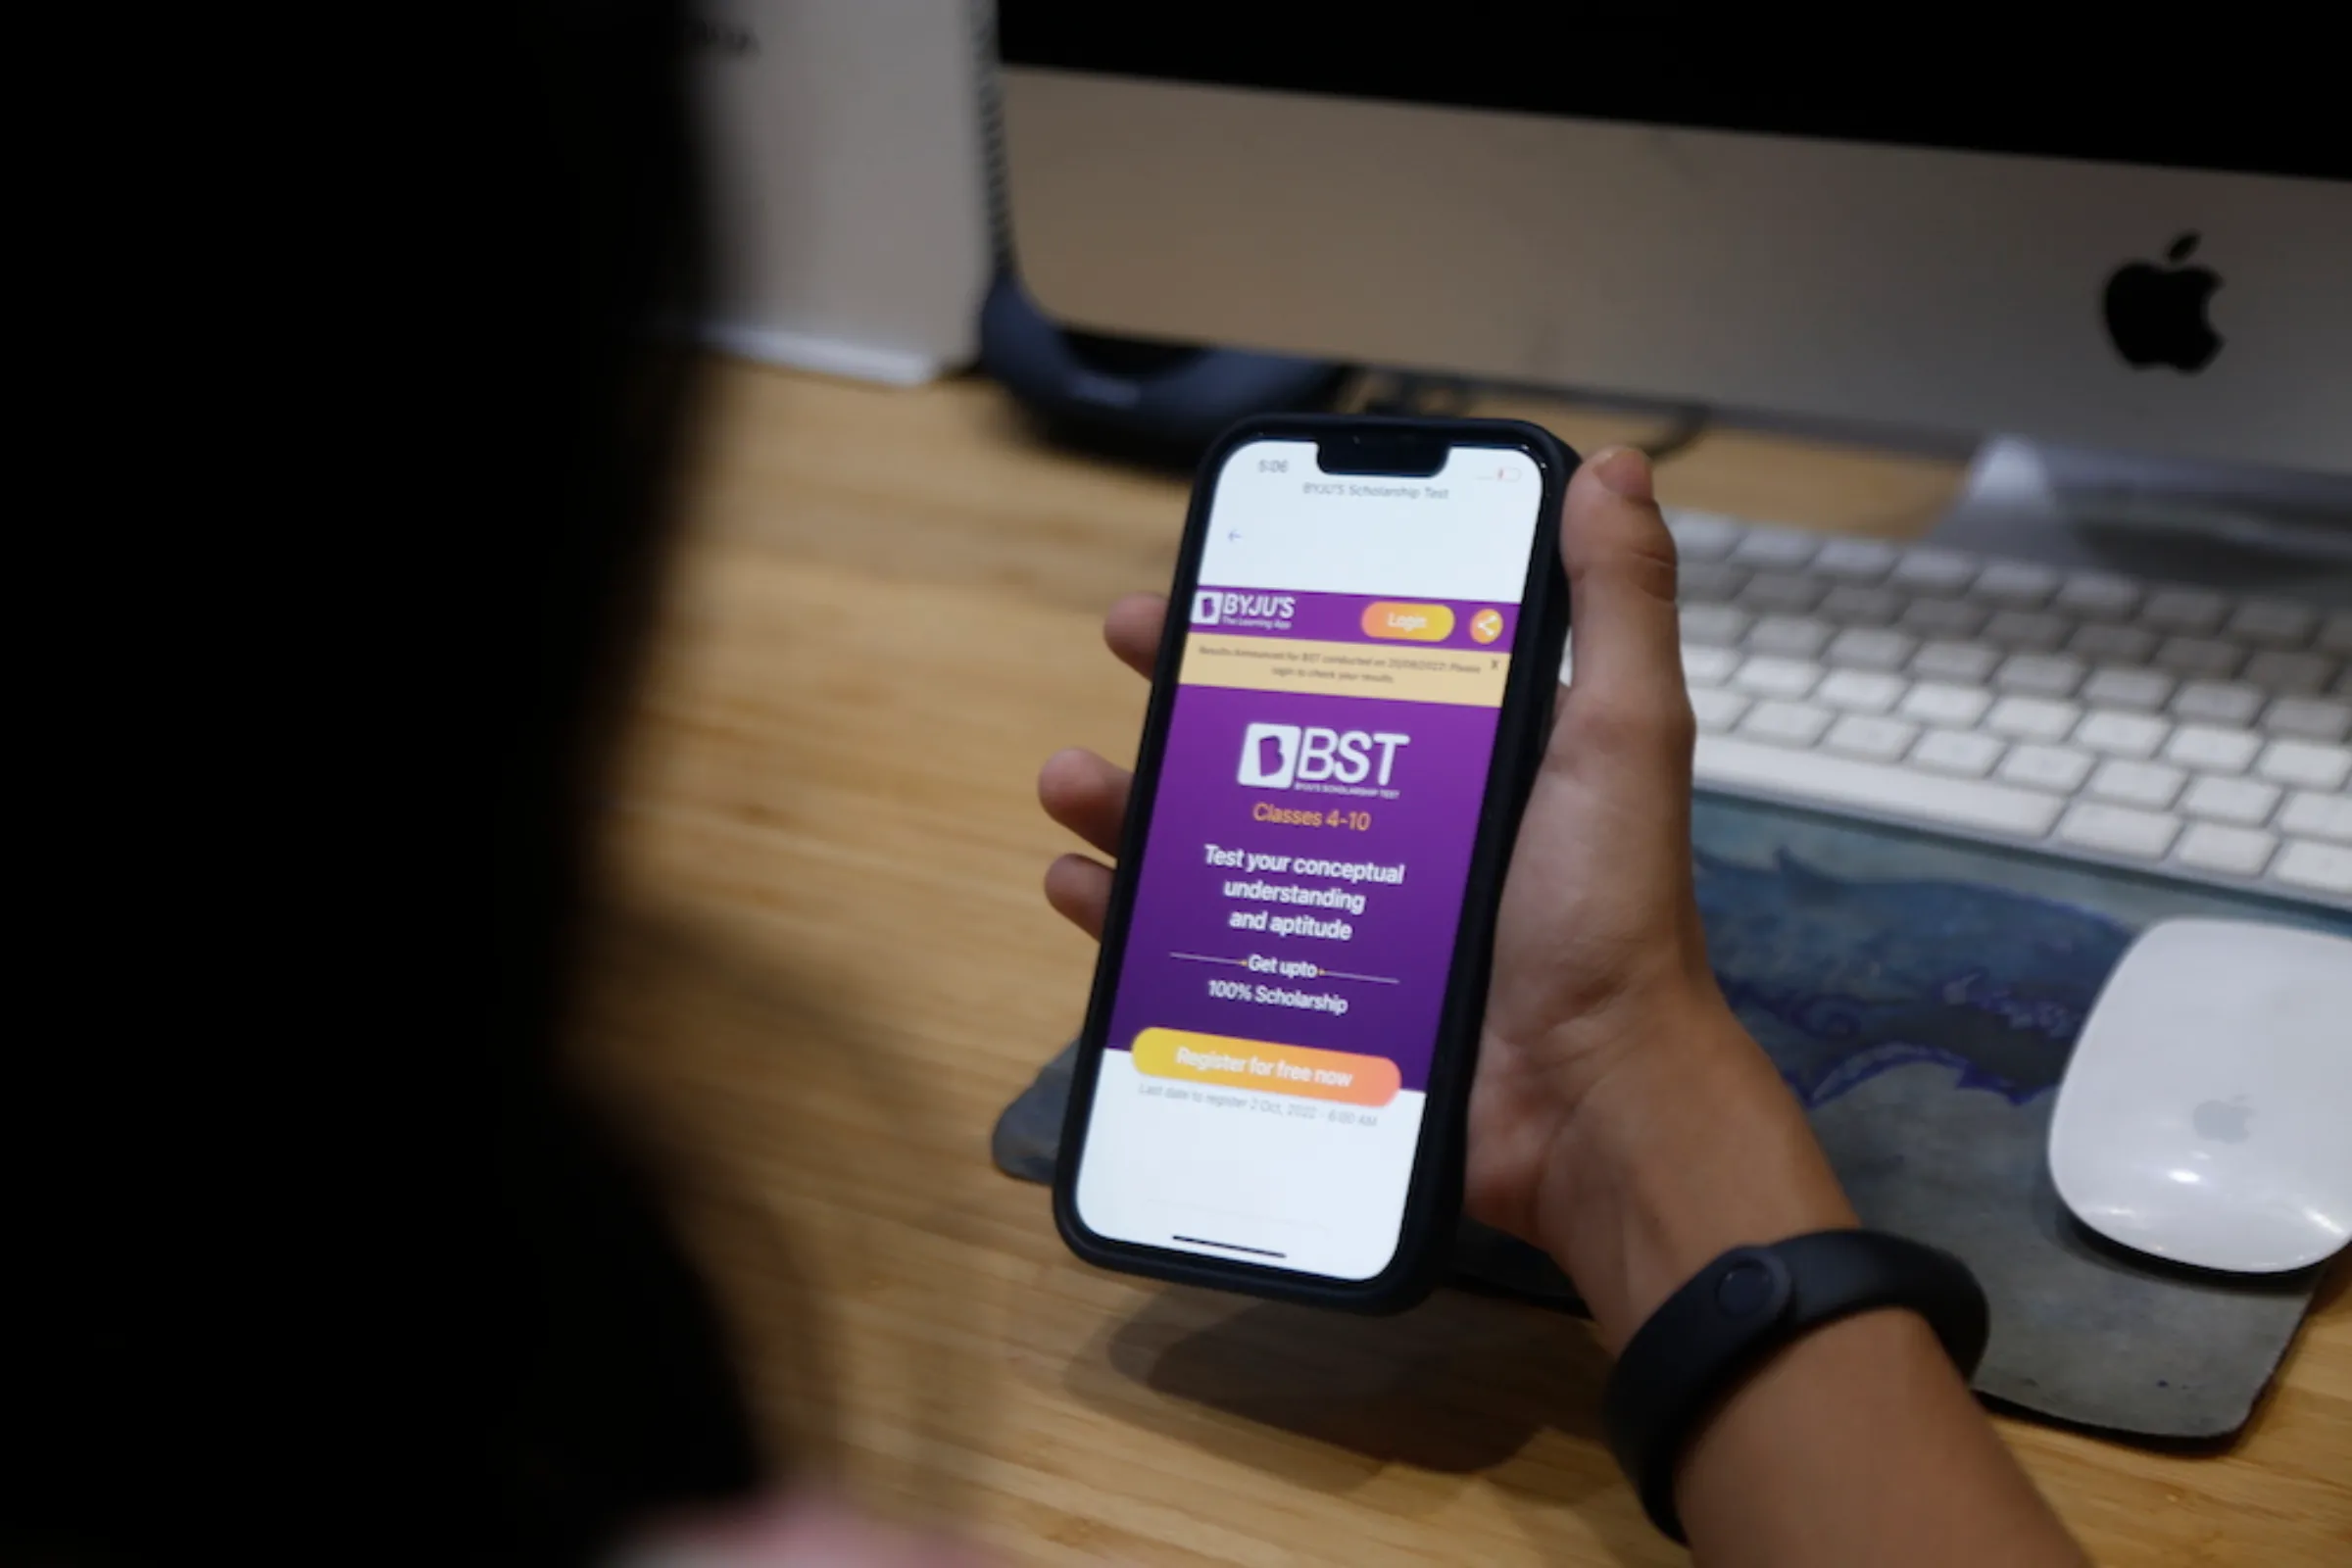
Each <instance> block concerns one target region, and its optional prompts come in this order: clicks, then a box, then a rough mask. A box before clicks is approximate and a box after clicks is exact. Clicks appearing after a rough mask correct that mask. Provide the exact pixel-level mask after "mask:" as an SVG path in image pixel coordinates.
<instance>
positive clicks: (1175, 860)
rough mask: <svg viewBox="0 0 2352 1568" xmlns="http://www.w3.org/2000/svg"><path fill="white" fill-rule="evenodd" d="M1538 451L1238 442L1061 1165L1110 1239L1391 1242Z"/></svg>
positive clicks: (1376, 1256)
mask: <svg viewBox="0 0 2352 1568" xmlns="http://www.w3.org/2000/svg"><path fill="white" fill-rule="evenodd" d="M1543 488H1544V487H1543V482H1542V470H1541V469H1540V468H1539V467H1538V466H1537V464H1536V462H1535V460H1534V459H1533V458H1532V457H1530V456H1529V455H1528V454H1527V453H1525V452H1523V451H1519V450H1517V449H1514V448H1501V447H1478V446H1456V447H1454V448H1453V449H1452V450H1451V452H1450V454H1449V456H1448V458H1447V461H1446V464H1445V466H1443V467H1442V468H1441V469H1440V470H1439V471H1438V472H1437V473H1435V474H1434V475H1431V476H1429V477H1427V478H1397V477H1384V476H1378V475H1361V474H1352V475H1350V474H1327V473H1325V472H1324V471H1323V470H1322V468H1321V467H1320V466H1319V465H1318V463H1317V460H1316V448H1315V444H1314V443H1313V442H1311V441H1277V440H1263V441H1255V442H1250V443H1247V444H1245V445H1243V446H1241V447H1239V448H1237V449H1236V450H1235V451H1234V452H1233V453H1232V455H1231V456H1230V457H1229V458H1228V459H1227V461H1226V462H1225V464H1224V465H1223V466H1222V468H1221V470H1220V471H1219V473H1218V474H1217V476H1216V480H1215V489H1214V491H1213V492H1212V493H1211V497H1210V501H1209V511H1208V516H1207V522H1206V534H1207V537H1206V540H1205V542H1204V544H1203V546H1202V551H1201V565H1200V571H1199V573H1198V582H1199V586H1198V589H1197V591H1196V592H1194V593H1193V594H1192V595H1191V596H1190V602H1189V603H1185V604H1177V605H1172V606H1170V613H1171V614H1173V615H1177V616H1180V617H1183V619H1184V621H1185V625H1184V628H1183V633H1182V635H1183V637H1184V647H1183V662H1182V666H1181V674H1180V675H1179V677H1178V686H1177V690H1176V694H1175V698H1174V703H1173V707H1172V709H1171V710H1170V716H1169V720H1168V724H1167V729H1166V737H1165V742H1164V747H1163V751H1162V755H1161V762H1160V769H1159V782H1158V788H1157V792H1156V796H1155V798H1154V800H1153V802H1152V818H1151V824H1150V827H1149V830H1148V832H1147V834H1146V836H1145V841H1144V845H1143V850H1142V857H1141V860H1142V863H1141V866H1140V868H1139V870H1138V872H1137V876H1136V882H1135V894H1134V903H1133V906H1132V911H1131V914H1130V917H1129V920H1128V925H1127V936H1126V945H1125V949H1124V952H1123V955H1122V956H1121V961H1120V967H1119V970H1118V973H1117V977H1116V985H1115V989H1114V992H1113V995H1112V1000H1111V1005H1110V1010H1109V1030H1108V1034H1107V1035H1106V1037H1105V1049H1104V1051H1103V1055H1102V1062H1101V1068H1100V1073H1099V1076H1098V1077H1097V1080H1096V1084H1095V1093H1094V1099H1093V1103H1092V1106H1091V1109H1090V1112H1089V1118H1088V1122H1087V1129H1086V1141H1085V1144H1084V1146H1083V1149H1082V1152H1081V1155H1080V1162H1079V1167H1078V1173H1077V1178H1076V1187H1075V1198H1076V1203H1077V1212H1078V1217H1079V1218H1080V1219H1081V1220H1082V1221H1083V1222H1084V1223H1085V1224H1086V1226H1087V1228H1088V1229H1090V1230H1092V1231H1093V1232H1095V1233H1096V1234H1097V1235H1099V1236H1102V1237H1103V1238H1106V1239H1108V1240H1113V1241H1122V1242H1131V1243H1137V1244H1141V1245H1144V1246H1149V1247H1154V1248H1162V1249H1168V1250H1176V1251H1186V1252H1196V1253H1201V1254H1204V1255H1208V1256H1214V1257H1222V1258H1225V1259H1228V1260H1239V1261H1245V1262H1254V1263H1260V1264H1264V1265H1267V1266H1270V1267H1275V1268H1281V1269H1288V1270H1295V1271H1299V1272H1302V1273H1308V1274H1315V1275H1321V1276H1324V1277H1327V1278H1331V1279H1335V1280H1350V1281H1360V1280H1368V1279H1371V1278H1373V1277H1374V1276H1376V1275H1378V1274H1379V1273H1380V1272H1381V1271H1382V1270H1383V1269H1384V1268H1386V1267H1387V1266H1388V1264H1389V1263H1390V1262H1391V1261H1392V1259H1393V1258H1394V1257H1395V1256H1396V1253H1397V1243H1398V1239H1399V1235H1400V1232H1401V1227H1402V1224H1403V1219H1404V1207H1405V1200H1406V1193H1407V1188H1408V1186H1409V1183H1410V1179H1411V1176H1412V1172H1413V1163H1414V1155H1415V1152H1416V1150H1417V1148H1418V1145H1419V1141H1420V1135H1421V1127H1422V1109H1423V1103H1424V1101H1425V1099H1426V1095H1427V1090H1428V1087H1429V1080H1430V1066H1431V1059H1432V1056H1433V1054H1434V1053H1435V1050H1436V1047H1437V1044H1438V1037H1439V1031H1440V1014H1441V1009H1442V1006H1443V1004H1444V1002H1445V998H1446V980H1447V976H1448V973H1449V970H1450V967H1451V964H1452V961H1453V951H1454V940H1455V935H1456V931H1457V928H1458V926H1459V923H1460V915H1461V908H1462V902H1463V897H1464V893H1465V890H1466V887H1467V883H1468V878H1469V873H1470V863H1471V858H1472V852H1473V848H1474V842H1475V839H1476V836H1477V831H1478V824H1479V816H1480V812H1481V809H1482V808H1483V806H1484V803H1485V800H1486V795H1487V785H1488V774H1489V771H1490V769H1491V767H1492V765H1493V760H1494V754H1495V726H1496V723H1497V721H1498V719H1499V717H1500V713H1501V708H1502V701H1503V692H1504V683H1505V677H1506V676H1507V675H1508V673H1509V670H1510V662H1511V658H1512V651H1513V648H1514V646H1515V644H1516V642H1517V639H1518V634H1519V623H1520V600H1521V596H1522V594H1523V593H1524V591H1525V588H1526V584H1527V579H1528V575H1529V554H1530V551H1531V550H1532V548H1533V545H1534V541H1535V537H1536V531H1537V522H1538V512H1539V508H1540V506H1541V498H1542V494H1543Z"/></svg>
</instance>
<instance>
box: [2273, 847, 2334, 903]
mask: <svg viewBox="0 0 2352 1568" xmlns="http://www.w3.org/2000/svg"><path fill="white" fill-rule="evenodd" d="M2271 875H2273V876H2274V877H2277V878H2278V880H2279V881H2281V882H2286V883H2290V884H2292V885H2293V886H2295V887H2299V888H2317V889H2318V890H2319V891H2320V892H2322V893H2352V850H2343V849H2338V848H2336V847H2335V846H2334V845H2332V844H2312V843H2308V842H2306V843H2302V844H2289V845H2288V846H2287V847H2286V853H2285V854H2283V855H2281V856H2279V857H2278V864H2276V865H2274V866H2272V867H2271Z"/></svg>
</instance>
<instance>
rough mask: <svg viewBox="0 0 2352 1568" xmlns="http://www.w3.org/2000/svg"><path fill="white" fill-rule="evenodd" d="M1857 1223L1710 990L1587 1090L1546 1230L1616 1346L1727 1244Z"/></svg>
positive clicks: (1760, 1058)
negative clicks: (1707, 994) (1688, 1010)
mask: <svg viewBox="0 0 2352 1568" xmlns="http://www.w3.org/2000/svg"><path fill="white" fill-rule="evenodd" d="M1855 1223H1856V1219H1855V1216H1854V1211H1853V1208H1852V1205H1851V1204H1849V1203H1848V1202H1847V1201H1846V1198H1845V1194H1844V1192H1843V1190H1842V1189H1841V1188H1839V1186H1838V1179H1837V1177H1836V1175H1835V1174H1834V1173H1833V1172H1832V1171H1831V1169H1830V1165H1829V1161H1828V1159H1827V1157H1826V1156H1824V1155H1823V1153H1822V1152H1821V1146H1820V1144H1819V1143H1818V1142H1817V1141H1816V1140H1815V1139H1814V1137H1813V1131H1812V1128H1811V1127H1810V1126H1809V1125H1808V1124H1807V1123H1806V1121H1805V1117H1804V1112H1803V1110H1802V1109H1801V1108H1800V1107H1799V1106H1798V1105H1797V1103H1796V1101H1795V1099H1794V1097H1792V1096H1791V1095H1790V1094H1789V1091H1788V1088H1787V1086H1786V1085H1785V1084H1783V1083H1782V1082H1781V1078H1780V1074H1779V1073H1778V1072H1777V1071H1776V1070H1775V1069H1774V1068H1773V1066H1772V1063H1771V1061H1770V1060H1769V1059H1768V1058H1767V1057H1766V1056H1765V1054H1764V1053H1763V1051H1762V1050H1761V1049H1760V1048H1759V1047H1758V1046H1757V1045H1756V1044H1755V1042H1754V1041H1753V1040H1751V1039H1749V1038H1748V1036H1747V1033H1746V1031H1745V1030H1743V1029H1741V1028H1740V1024H1739V1021H1738V1020H1737V1019H1736V1018H1734V1017H1733V1016H1732V1013H1731V1010H1730V1008H1729V1007H1727V1006H1725V1005H1723V1002H1722V1000H1721V998H1720V997H1716V996H1713V995H1711V994H1710V995H1709V996H1707V997H1706V998H1704V999H1703V1000H1701V1001H1699V1002H1698V1003H1696V1004H1695V1005H1693V1007H1692V1008H1691V1010H1690V1012H1688V1013H1687V1014H1685V1015H1683V1016H1682V1017H1680V1018H1678V1019H1676V1020H1675V1021H1673V1022H1672V1023H1671V1024H1670V1025H1668V1026H1665V1027H1664V1028H1662V1029H1661V1031H1660V1033H1659V1035H1658V1037H1657V1038H1654V1039H1651V1040H1648V1041H1645V1042H1643V1043H1642V1045H1641V1046H1640V1047H1639V1048H1638V1049H1636V1050H1632V1051H1629V1052H1628V1053H1627V1054H1625V1056H1624V1057H1623V1059H1622V1060H1621V1061H1619V1062H1618V1063H1617V1064H1616V1066H1615V1067H1614V1068H1613V1069H1612V1070H1611V1071H1610V1072H1608V1073H1607V1074H1605V1075H1604V1076H1603V1077H1601V1078H1600V1079H1599V1080H1598V1081H1597V1082H1595V1083H1593V1085H1592V1086H1591V1088H1590V1090H1589V1091H1588V1092H1587V1093H1586V1094H1585V1095H1584V1096H1582V1097H1581V1098H1580V1100H1579V1103H1578V1104H1577V1107H1576V1109H1575V1111H1574V1112H1573V1113H1572V1114H1571V1115H1570V1117H1569V1118H1568V1120H1567V1122H1566V1123H1565V1124H1564V1125H1563V1126H1562V1128H1561V1129H1560V1132H1559V1134H1558V1136H1557V1137H1556V1138H1555V1140H1554V1142H1553V1145H1552V1149H1551V1151H1550V1158H1549V1161H1548V1163H1547V1167H1546V1170H1545V1174H1544V1201H1543V1204H1542V1210H1541V1212H1540V1214H1539V1216H1538V1239H1539V1240H1540V1241H1541V1243H1542V1244H1543V1246H1544V1249H1545V1250H1547V1251H1549V1252H1550V1253H1551V1255H1552V1257H1553V1258H1554V1259H1555V1260H1556V1261H1557V1262H1558V1263H1559V1264H1560V1266H1561V1267H1562V1268H1563V1269H1565V1270H1566V1271H1567V1273H1568V1275H1569V1277H1570V1278H1571V1279H1573V1280H1574V1281H1575V1282H1576V1286H1577V1290H1578V1292H1579V1294H1580V1295H1582V1296H1583V1298H1584V1299H1585V1302H1586V1305H1587V1306H1589V1307H1590V1308H1591V1309H1592V1312H1593V1321H1594V1323H1595V1324H1597V1325H1598V1327H1599V1329H1600V1332H1601V1337H1602V1340H1603V1341H1604V1343H1605V1344H1606V1345H1607V1347H1608V1348H1609V1349H1610V1351H1611V1352H1612V1353H1614V1352H1615V1351H1616V1350H1617V1349H1618V1348H1620V1347H1622V1346H1623V1345H1624V1344H1625V1342H1626V1340H1628V1339H1629V1338H1631V1337H1632V1335H1633V1332H1634V1330H1635V1329H1637V1328H1639V1327H1640V1326H1641V1325H1642V1321H1643V1320H1644V1319H1645V1318H1647V1317H1648V1315H1649V1314H1650V1312H1651V1311H1653V1310H1654V1309H1655V1308H1656V1307H1657V1305H1658V1304H1659V1303H1660V1302H1661V1301H1663V1300H1665V1299H1666V1298H1667V1297H1669V1296H1671V1295H1672V1294H1673V1293H1674V1292H1675V1291H1676V1290H1677V1289H1679V1288H1680V1287H1681V1286H1682V1284H1683V1282H1684V1281H1686V1280H1688V1279H1689V1278H1690V1277H1691V1275H1692V1274H1694V1273H1696V1272H1697V1271H1698V1270H1699V1269H1700V1268H1701V1267H1703V1266H1704V1265H1705V1264H1706V1263H1707V1262H1709V1261H1710V1260H1711V1259H1713V1258H1715V1257H1716V1256H1718V1255H1719V1254H1721V1253H1722V1252H1724V1251H1725V1250H1728V1249H1730V1248H1733V1247H1739V1246H1742V1245H1756V1244H1762V1243H1767V1242H1775V1241H1780V1240H1783V1239H1784V1238H1787V1237H1789V1236H1796V1235H1801V1234H1803V1233H1805V1232H1808V1231H1819V1230H1834V1229H1838V1228H1841V1227H1845V1226H1851V1225H1853V1224H1855Z"/></svg>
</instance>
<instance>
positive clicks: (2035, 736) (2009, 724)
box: [1985, 697, 2082, 741]
mask: <svg viewBox="0 0 2352 1568" xmlns="http://www.w3.org/2000/svg"><path fill="white" fill-rule="evenodd" d="M2081 718H2082V709H2080V708H2078V707H2076V706H2075V705H2074V704H2073V703H2054V702H2051V701H2049V700H2048V699H2046V698H2041V697H2004V698H2002V699H2001V700H2000V701H1999V702H1997V703H1995V704H1993V705H1992V711H1991V712H1989V713H1987V714H1985V728H1986V729H1988V730H1991V731H1992V732H1993V733H1994V734H1995V735H2012V736H2016V737H2017V738H2019V739H2021V740H2029V741H2062V740H2064V739H2066V737H2067V736H2068V734H2069V733H2071V732H2072V731H2073V729H2074V727H2075V724H2076V722H2077V721H2078V720H2080V719H2081Z"/></svg>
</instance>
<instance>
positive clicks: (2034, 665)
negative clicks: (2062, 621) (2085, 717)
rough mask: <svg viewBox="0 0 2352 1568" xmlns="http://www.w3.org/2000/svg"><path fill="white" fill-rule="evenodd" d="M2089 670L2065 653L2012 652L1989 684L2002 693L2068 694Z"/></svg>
mask: <svg viewBox="0 0 2352 1568" xmlns="http://www.w3.org/2000/svg"><path fill="white" fill-rule="evenodd" d="M2088 673H2089V671H2087V670H2085V669H2084V668H2083V667H2082V661H2081V660H2079V659H2069V658H2067V657H2066V655H2064V654H2013V655H2011V656H2010V658H2009V660H2008V662H2005V663H2003V664H2002V665H2001V668H2000V672H1999V673H1998V674H1996V675H1994V676H1993V677H1992V683H1993V684H1994V685H1995V686H1998V687H1999V688H2000V689H2001V690H2003V691H2005V692H2032V693H2034V695H2036V696H2039V697H2071V696H2073V695H2074V690H2075V688H2076V687H2078V686H2080V685H2082V677H2083V676H2084V675H2086V674H2088Z"/></svg>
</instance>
